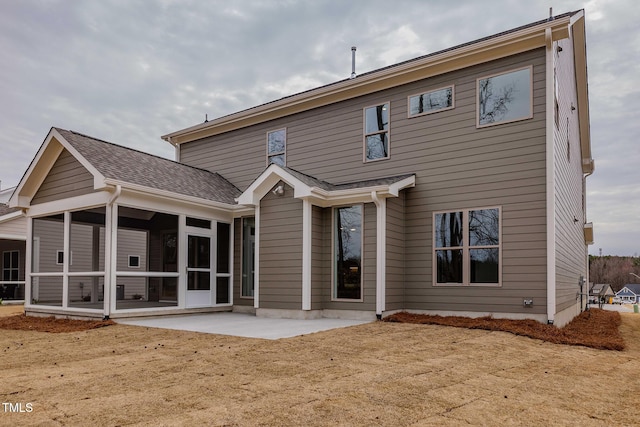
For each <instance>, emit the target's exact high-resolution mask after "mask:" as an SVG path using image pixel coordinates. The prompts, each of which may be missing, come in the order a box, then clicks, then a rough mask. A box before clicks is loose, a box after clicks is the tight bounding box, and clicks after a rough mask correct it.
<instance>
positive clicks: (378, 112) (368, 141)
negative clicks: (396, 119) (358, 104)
mask: <svg viewBox="0 0 640 427" xmlns="http://www.w3.org/2000/svg"><path fill="white" fill-rule="evenodd" d="M387 158H389V103H388V102H387V103H386V104H380V105H376V106H374V107H368V108H365V109H364V159H365V162H367V161H372V160H381V159H387Z"/></svg>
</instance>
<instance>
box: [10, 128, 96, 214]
mask: <svg viewBox="0 0 640 427" xmlns="http://www.w3.org/2000/svg"><path fill="white" fill-rule="evenodd" d="M65 149H66V150H67V151H69V152H70V153H71V155H72V156H73V157H74V158H75V159H76V160H78V162H80V164H81V165H82V166H83V167H84V168H85V169H87V171H89V173H90V174H91V175H92V176H93V186H94V189H96V190H99V189H102V188H104V187H105V184H104V176H103V175H102V174H101V173H100V172H98V170H97V169H96V168H95V167H94V166H93V165H92V164H91V163H89V161H88V160H87V159H85V158H84V157H83V156H82V155H81V154H80V153H79V152H78V151H77V150H76V149H75V148H74V147H73V146H72V145H71V144H70V143H69V142H68V141H67V140H66V139H65V138H64V137H63V136H62V135H61V134H60V132H58V131H57V130H56V129H55V128H51V130H50V131H49V134H48V135H47V137H46V138H45V140H44V142H43V144H42V146H41V147H40V149H39V150H38V152H37V153H36V156H35V157H34V159H33V161H32V162H31V164H30V165H29V168H28V169H27V171H26V172H25V174H24V176H23V178H22V179H21V180H20V184H18V186H17V188H16V189H15V191H14V193H13V196H12V197H11V199H10V200H9V206H11V207H21V208H26V207H29V205H30V204H31V199H33V197H34V196H35V194H36V192H37V191H38V189H39V188H40V186H41V185H42V183H43V182H44V180H45V178H46V177H47V175H48V174H49V172H50V171H51V168H53V165H54V164H55V162H56V160H57V159H58V157H59V156H60V154H61V153H62V151H63V150H65Z"/></svg>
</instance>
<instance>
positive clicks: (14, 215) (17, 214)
mask: <svg viewBox="0 0 640 427" xmlns="http://www.w3.org/2000/svg"><path fill="white" fill-rule="evenodd" d="M21 216H24V212H22V211H21V210H20V211H15V212H10V213H8V214H4V215H2V216H0V224H2V223H3V222H7V221H11V220H13V219H16V218H19V217H21Z"/></svg>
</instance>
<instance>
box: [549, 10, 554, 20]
mask: <svg viewBox="0 0 640 427" xmlns="http://www.w3.org/2000/svg"><path fill="white" fill-rule="evenodd" d="M549 21H553V8H552V7H550V8H549Z"/></svg>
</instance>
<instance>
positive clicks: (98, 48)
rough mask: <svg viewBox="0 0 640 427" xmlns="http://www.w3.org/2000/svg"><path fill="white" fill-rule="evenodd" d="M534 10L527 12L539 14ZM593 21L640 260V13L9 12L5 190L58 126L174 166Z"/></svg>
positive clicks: (168, 1)
mask: <svg viewBox="0 0 640 427" xmlns="http://www.w3.org/2000/svg"><path fill="white" fill-rule="evenodd" d="M525 5H526V6H525ZM550 7H553V14H554V15H558V14H561V13H564V12H569V11H575V10H579V9H584V10H585V16H586V21H587V23H586V30H587V58H588V77H589V99H590V115H591V145H592V154H593V158H594V159H595V172H594V174H593V175H592V176H590V177H589V178H588V179H587V221H590V222H593V223H594V234H595V240H596V243H595V244H594V245H592V246H591V247H590V253H592V254H594V255H597V254H599V253H600V251H601V253H602V254H603V255H635V256H638V255H640V145H639V144H638V140H637V139H638V136H639V135H640V85H639V84H638V83H637V81H638V80H639V79H640V25H639V24H638V22H640V8H639V7H637V2H636V0H591V1H586V2H585V1H575V0H555V1H551V0H547V1H540V0H529V1H527V2H526V3H525V2H523V1H522V0H488V1H482V2H481V1H477V0H455V1H451V0H394V1H393V2H389V1H388V0H366V1H364V0H353V1H342V0H307V1H302V0H299V1H298V0H242V1H233V0H222V1H218V0H209V1H202V0H192V1H191V0H156V1H154V0H39V1H35V0H0V147H2V151H1V154H0V180H1V187H0V188H7V187H12V186H15V185H17V184H18V183H19V181H20V179H21V177H22V176H23V174H24V172H25V170H26V169H27V168H28V166H29V164H30V162H31V160H32V159H33V157H34V156H35V154H36V152H37V150H38V148H39V147H40V145H41V144H42V142H43V140H44V138H45V137H46V135H47V133H48V132H49V130H50V128H51V127H52V126H56V127H61V128H64V129H69V130H74V131H77V132H81V133H84V134H87V135H90V136H92V137H96V138H99V139H103V140H106V141H110V142H114V143H117V144H120V145H124V146H127V147H131V148H135V149H138V150H141V151H145V152H148V153H152V154H156V155H159V156H163V157H167V158H173V157H174V150H173V148H172V147H171V146H170V145H169V144H168V143H167V142H164V141H162V140H161V139H160V136H161V135H164V134H167V133H170V132H173V131H176V130H179V129H183V128H186V127H189V126H192V125H195V124H198V123H201V122H203V121H204V119H205V115H206V116H208V118H209V119H213V118H216V117H220V116H223V115H227V114H231V113H234V112H236V111H240V110H243V109H246V108H249V107H253V106H256V105H259V104H262V103H265V102H268V101H272V100H275V99H279V98H281V97H283V96H287V95H291V94H294V93H297V92H300V91H303V90H307V89H311V88H314V87H318V86H321V85H324V84H328V83H332V82H335V81H338V80H342V79H344V78H347V77H349V76H350V74H351V46H357V48H358V50H357V67H356V68H357V70H356V71H357V73H363V72H366V71H371V70H374V69H377V68H380V67H384V66H387V65H391V64H394V63H397V62H400V61H404V60H407V59H411V58H415V57H417V56H421V55H425V54H428V53H431V52H435V51H439V50H442V49H446V48H449V47H452V46H455V45H458V44H461V43H465V42H468V41H471V40H475V39H478V38H481V37H485V36H489V35H492V34H496V33H498V32H501V31H505V30H508V29H511V28H515V27H518V26H521V25H525V24H529V23H531V22H535V21H538V20H541V19H546V18H547V17H548V16H549V8H550Z"/></svg>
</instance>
